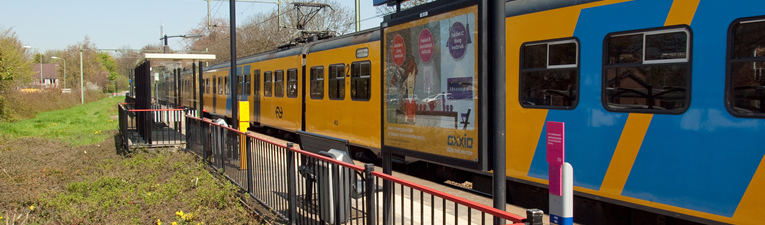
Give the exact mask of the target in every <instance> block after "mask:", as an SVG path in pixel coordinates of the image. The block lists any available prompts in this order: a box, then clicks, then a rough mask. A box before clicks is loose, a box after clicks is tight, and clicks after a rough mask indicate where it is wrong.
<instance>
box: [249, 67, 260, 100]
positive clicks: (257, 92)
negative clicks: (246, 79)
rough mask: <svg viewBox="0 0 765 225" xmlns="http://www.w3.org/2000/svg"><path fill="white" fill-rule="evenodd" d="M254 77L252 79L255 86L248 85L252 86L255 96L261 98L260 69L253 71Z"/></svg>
mask: <svg viewBox="0 0 765 225" xmlns="http://www.w3.org/2000/svg"><path fill="white" fill-rule="evenodd" d="M252 75H253V76H254V77H251V78H250V79H251V80H252V82H253V84H248V85H252V87H253V94H254V95H255V96H260V70H259V69H256V70H252Z"/></svg>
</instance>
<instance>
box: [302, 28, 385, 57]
mask: <svg viewBox="0 0 765 225" xmlns="http://www.w3.org/2000/svg"><path fill="white" fill-rule="evenodd" d="M373 41H380V28H379V27H376V28H371V29H367V30H363V31H359V32H355V33H350V34H347V35H343V36H340V37H336V38H332V39H327V40H325V41H322V42H317V43H315V44H312V45H307V46H306V51H304V53H306V54H307V53H311V52H320V51H325V50H330V49H336V48H341V47H345V46H351V45H356V44H361V43H367V42H373Z"/></svg>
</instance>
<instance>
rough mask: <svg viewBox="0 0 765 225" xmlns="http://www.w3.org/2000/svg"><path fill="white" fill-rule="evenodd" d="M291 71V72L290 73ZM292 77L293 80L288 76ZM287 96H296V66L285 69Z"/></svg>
mask: <svg viewBox="0 0 765 225" xmlns="http://www.w3.org/2000/svg"><path fill="white" fill-rule="evenodd" d="M290 73H292V74H290ZM290 76H292V77H294V80H293V79H292V78H290ZM286 80H287V81H286V83H287V87H286V91H287V98H297V96H298V87H297V86H298V71H297V68H292V69H287V79H286Z"/></svg>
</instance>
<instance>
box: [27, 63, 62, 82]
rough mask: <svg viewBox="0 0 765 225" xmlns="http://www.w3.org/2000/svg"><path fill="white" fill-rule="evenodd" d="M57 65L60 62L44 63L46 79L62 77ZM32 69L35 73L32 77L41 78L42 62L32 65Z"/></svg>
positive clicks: (44, 76)
mask: <svg viewBox="0 0 765 225" xmlns="http://www.w3.org/2000/svg"><path fill="white" fill-rule="evenodd" d="M56 65H58V64H42V69H43V78H45V79H51V78H56V79H58V78H59V77H60V75H59V72H58V69H57V68H56ZM32 71H33V72H34V75H32V78H37V79H39V78H40V64H39V63H38V64H33V65H32Z"/></svg>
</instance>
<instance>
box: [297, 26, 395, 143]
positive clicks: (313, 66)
mask: <svg viewBox="0 0 765 225" xmlns="http://www.w3.org/2000/svg"><path fill="white" fill-rule="evenodd" d="M306 49H307V50H306V56H305V66H304V71H305V72H304V73H303V75H304V78H303V79H306V90H308V91H306V97H305V115H304V119H305V127H304V128H302V130H303V131H307V132H311V133H316V134H321V135H326V136H330V137H338V138H342V139H346V140H348V141H349V142H350V143H351V144H352V145H354V146H356V147H360V148H362V149H367V150H369V151H360V152H363V153H373V152H379V150H380V130H381V129H380V123H379V122H375V121H379V120H380V100H381V98H380V96H378V94H379V93H380V81H381V79H380V51H379V49H380V32H379V29H372V30H368V31H363V32H358V33H354V34H352V35H347V36H344V37H340V38H336V39H332V40H328V41H324V42H320V43H316V44H313V45H309V46H307V47H306ZM367 156H369V157H374V156H370V155H367Z"/></svg>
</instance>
